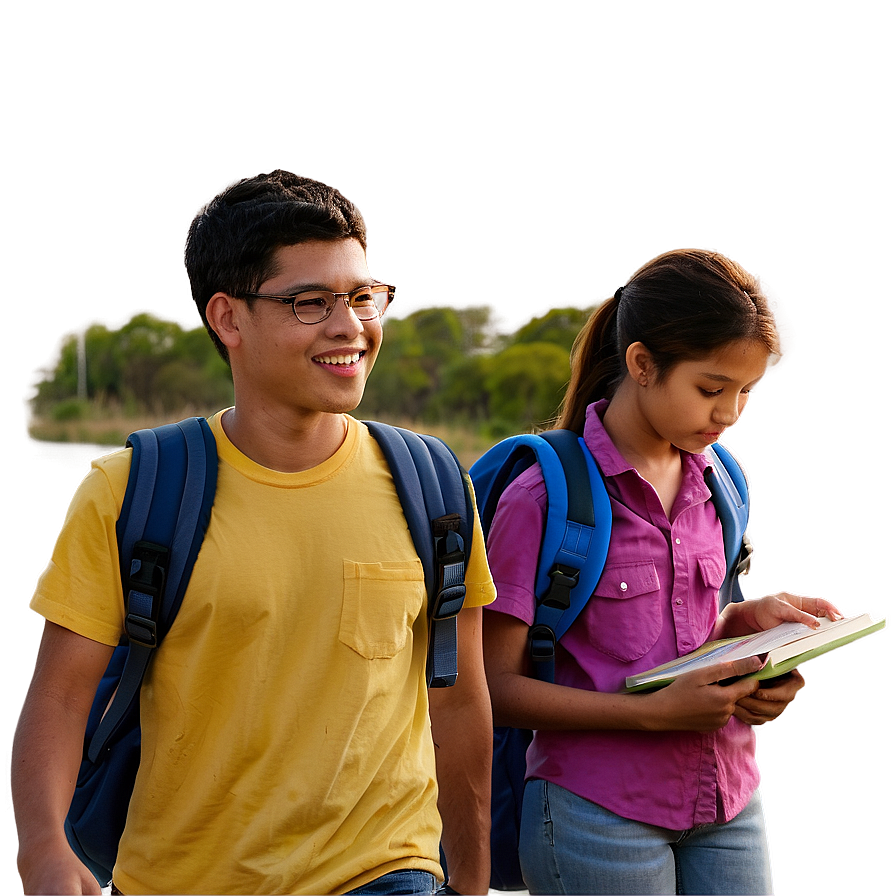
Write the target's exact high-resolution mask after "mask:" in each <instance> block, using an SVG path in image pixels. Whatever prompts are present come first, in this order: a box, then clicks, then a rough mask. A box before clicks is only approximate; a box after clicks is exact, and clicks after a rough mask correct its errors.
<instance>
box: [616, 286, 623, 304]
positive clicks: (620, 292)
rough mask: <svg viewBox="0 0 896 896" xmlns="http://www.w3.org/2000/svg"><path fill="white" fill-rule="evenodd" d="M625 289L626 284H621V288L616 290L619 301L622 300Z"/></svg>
mask: <svg viewBox="0 0 896 896" xmlns="http://www.w3.org/2000/svg"><path fill="white" fill-rule="evenodd" d="M624 289H625V287H624V286H620V287H619V289H617V290H616V293H615V296H614V298H615V299H616V301H617V302H621V301H622V290H624Z"/></svg>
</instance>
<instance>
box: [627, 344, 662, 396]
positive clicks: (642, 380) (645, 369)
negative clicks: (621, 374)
mask: <svg viewBox="0 0 896 896" xmlns="http://www.w3.org/2000/svg"><path fill="white" fill-rule="evenodd" d="M625 366H626V367H627V368H628V373H629V376H630V377H631V378H632V379H633V380H634V381H635V382H636V383H637V384H638V385H639V386H649V385H650V383H651V382H652V380H653V375H654V372H655V370H656V364H655V363H654V361H653V355H652V354H651V353H650V349H648V348H647V346H646V345H644V343H643V342H633V343H632V344H631V345H630V346H629V347H628V348H627V349H626V352H625Z"/></svg>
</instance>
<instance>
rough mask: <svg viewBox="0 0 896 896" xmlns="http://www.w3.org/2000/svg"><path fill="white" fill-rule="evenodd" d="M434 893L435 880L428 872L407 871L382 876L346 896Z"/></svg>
mask: <svg viewBox="0 0 896 896" xmlns="http://www.w3.org/2000/svg"><path fill="white" fill-rule="evenodd" d="M435 891H436V879H435V878H434V877H433V876H432V875H431V874H430V873H429V872H428V871H414V870H411V869H408V870H406V871H393V872H392V873H391V874H384V875H383V876H382V877H378V878H377V879H376V880H372V881H371V882H370V883H369V884H364V886H363V887H358V888H357V889H356V890H349V891H348V894H347V896H351V894H353V893H359V894H364V896H391V894H396V896H397V894H401V896H432V894H433V893H435Z"/></svg>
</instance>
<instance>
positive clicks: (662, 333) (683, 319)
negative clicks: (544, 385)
mask: <svg viewBox="0 0 896 896" xmlns="http://www.w3.org/2000/svg"><path fill="white" fill-rule="evenodd" d="M741 339H750V340H755V341H756V342H759V343H761V344H762V345H764V346H765V348H766V349H767V350H768V352H769V354H770V355H779V354H780V353H781V346H780V341H779V338H778V330H777V326H776V324H775V318H774V315H773V314H772V312H771V309H770V308H769V304H768V300H767V299H766V297H765V295H764V294H763V293H762V290H761V289H760V286H759V281H758V280H757V279H756V278H755V277H754V276H752V274H749V273H748V272H747V271H745V270H744V269H743V268H742V267H741V266H740V265H739V264H737V262H734V261H732V260H731V259H730V258H726V257H725V256H724V255H720V254H719V253H718V252H707V251H703V250H700V249H677V250H675V251H672V252H666V253H664V254H663V255H659V256H657V257H656V258H654V259H653V260H652V261H649V262H647V264H645V265H644V266H643V267H642V268H639V269H638V270H637V271H636V272H635V273H634V274H633V275H632V277H631V279H630V280H629V281H628V283H626V284H625V286H623V287H620V288H619V289H617V290H616V294H615V295H614V296H613V298H611V299H608V300H607V301H606V302H604V303H603V304H602V305H600V306H599V307H598V308H597V310H596V311H595V312H594V313H593V314H592V315H591V318H590V319H589V320H588V322H587V323H586V324H585V326H584V327H583V328H582V332H581V333H579V335H578V337H577V338H576V343H575V346H574V347H573V355H572V376H571V378H570V382H569V387H568V388H567V390H566V395H565V396H564V399H563V404H562V406H561V409H560V416H559V418H558V423H557V425H558V426H561V427H563V428H565V429H574V430H576V431H577V432H582V431H583V428H584V425H585V408H586V407H587V406H588V405H589V404H591V403H592V402H594V401H597V400H598V399H601V398H611V397H612V396H613V393H614V392H615V391H616V388H617V387H618V386H619V383H620V382H621V381H622V378H623V376H624V375H625V369H626V368H625V353H626V351H627V350H628V347H629V346H630V345H632V344H633V343H635V342H642V343H643V344H644V345H645V346H646V347H647V349H648V350H649V351H650V353H651V355H652V357H653V362H654V364H655V367H656V371H657V374H658V377H659V380H660V381H662V380H663V379H664V378H665V377H666V376H667V375H668V374H669V373H670V372H671V370H672V368H673V367H674V366H675V365H676V364H678V363H680V362H681V361H688V360H695V359H697V358H701V357H705V356H706V355H709V354H712V353H713V352H714V351H717V350H719V349H721V348H723V347H724V346H725V345H728V344H729V343H731V342H736V341H738V340H741Z"/></svg>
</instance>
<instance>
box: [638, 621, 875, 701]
mask: <svg viewBox="0 0 896 896" xmlns="http://www.w3.org/2000/svg"><path fill="white" fill-rule="evenodd" d="M821 622H822V624H821V627H820V628H818V629H812V628H809V626H807V625H803V624H802V623H783V624H782V625H779V626H776V627H775V628H772V629H769V630H768V631H765V632H757V633H756V634H753V635H748V636H746V637H743V636H742V637H737V638H725V639H724V640H721V641H710V642H708V643H707V644H704V645H703V646H702V647H700V648H698V649H697V650H695V651H693V652H692V653H689V654H687V655H686V656H683V657H679V658H678V659H675V660H672V661H671V662H668V663H663V664H662V665H661V666H656V667H655V668H653V669H648V670H647V671H645V672H639V673H637V674H635V675H630V676H629V677H628V678H626V680H625V683H626V688H625V689H626V691H628V692H630V693H634V692H637V691H647V690H656V689H657V688H661V687H665V686H666V685H667V684H671V682H672V681H673V679H675V678H677V677H678V676H679V675H683V674H685V673H686V672H693V671H695V670H696V669H705V668H707V667H708V666H713V665H716V664H717V663H723V662H729V661H732V660H737V659H742V658H744V657H748V656H765V658H766V660H765V664H764V665H763V667H762V668H761V669H759V670H758V671H757V672H753V673H752V674H750V675H745V676H743V677H744V678H756V679H759V680H765V679H769V678H776V677H777V676H778V675H783V674H784V673H786V672H789V671H790V670H791V669H795V668H796V667H797V666H799V665H801V664H802V663H805V662H807V661H808V660H811V659H814V658H815V657H817V656H821V655H822V654H824V653H829V652H830V651H832V650H835V649H836V648H838V647H842V646H843V645H844V644H849V643H850V642H851V641H856V640H858V639H859V638H864V637H865V636H866V635H870V634H871V633H872V632H876V631H880V630H881V629H882V628H884V626H885V625H886V619H872V618H871V616H869V615H868V614H867V613H865V614H863V615H860V616H850V617H847V618H845V619H838V620H830V619H822V621H821Z"/></svg>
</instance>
